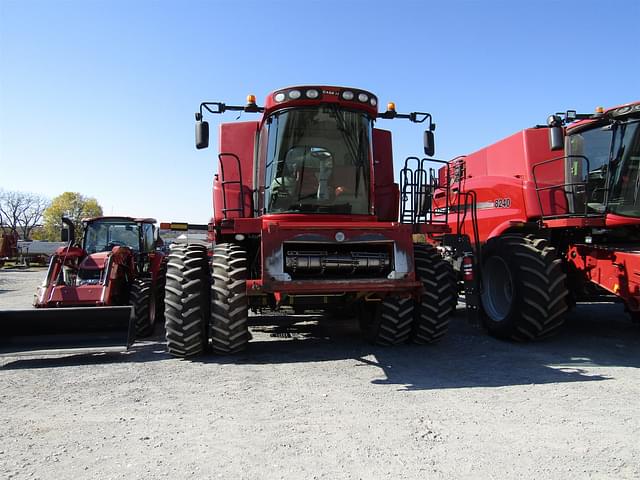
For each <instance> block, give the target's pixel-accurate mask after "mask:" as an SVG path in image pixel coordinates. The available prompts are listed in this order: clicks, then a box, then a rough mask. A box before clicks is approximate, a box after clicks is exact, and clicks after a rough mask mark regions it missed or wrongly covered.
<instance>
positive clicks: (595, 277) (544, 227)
mask: <svg viewBox="0 0 640 480" xmlns="http://www.w3.org/2000/svg"><path fill="white" fill-rule="evenodd" d="M563 148H564V151H563ZM639 171H640V103H630V104H626V105H623V106H620V107H616V108H612V109H610V110H607V111H603V110H602V109H599V110H598V111H597V113H596V114H577V113H576V112H575V111H569V112H566V113H563V114H555V115H551V116H550V117H549V120H548V125H547V126H538V127H535V128H529V129H526V130H523V131H521V132H519V133H516V134H515V135H512V136H510V137H508V138H506V139H504V140H502V141H499V142H497V143H496V144H494V145H491V146H489V147H486V148H483V149H482V150H479V151H478V152H475V153H473V154H471V155H468V156H465V157H459V158H456V159H454V160H452V161H451V162H449V164H448V166H447V167H446V168H442V169H440V176H441V177H442V178H444V177H446V176H448V177H449V183H450V186H451V197H450V198H449V200H448V201H447V200H446V199H445V195H446V193H447V192H446V191H444V190H441V191H436V192H435V196H434V201H435V204H436V206H437V208H441V209H442V208H445V207H446V206H447V205H448V211H452V212H457V213H458V215H457V222H455V221H453V220H452V221H451V222H450V223H451V225H452V227H453V228H454V229H455V230H457V231H462V232H466V233H468V234H469V236H470V237H471V239H472V240H473V243H474V245H473V246H472V247H473V250H475V252H476V254H477V255H476V258H477V259H478V263H479V273H480V275H479V277H480V279H481V283H480V284H481V288H480V302H479V303H480V313H481V318H482V320H483V322H484V324H485V326H486V327H487V329H488V331H489V332H490V333H491V334H493V335H495V336H497V337H501V338H507V339H513V340H522V341H527V340H535V339H539V338H543V337H546V336H548V335H551V334H553V333H554V332H556V331H557V330H558V328H559V327H560V326H561V325H562V323H563V321H564V314H565V312H566V311H567V310H568V309H569V307H570V306H571V305H573V304H575V302H576V301H581V300H595V299H597V298H599V297H600V298H601V297H602V296H603V294H605V295H609V296H610V295H615V296H617V297H618V298H619V299H620V300H621V301H622V302H624V304H625V307H626V310H627V311H628V312H629V313H630V315H631V316H632V318H633V319H635V320H639V319H640V174H639ZM466 211H469V212H470V214H469V215H465V214H463V213H462V212H466ZM444 247H445V249H447V248H448V246H447V245H446V244H445V245H444ZM458 270H460V269H458Z"/></svg>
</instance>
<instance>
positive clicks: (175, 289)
mask: <svg viewBox="0 0 640 480" xmlns="http://www.w3.org/2000/svg"><path fill="white" fill-rule="evenodd" d="M209 283H210V273H209V262H208V256H207V250H206V248H205V247H204V246H201V245H175V246H173V247H172V249H171V253H170V254H169V262H168V264H167V275H166V286H165V313H164V315H165V330H166V338H167V350H168V351H169V353H170V354H171V355H175V356H176V357H191V356H194V355H198V354H200V353H202V352H203V351H204V350H205V347H206V345H207V335H206V326H207V320H208V317H209Z"/></svg>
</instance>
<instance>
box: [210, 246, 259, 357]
mask: <svg viewBox="0 0 640 480" xmlns="http://www.w3.org/2000/svg"><path fill="white" fill-rule="evenodd" d="M212 267H213V272H212V274H213V282H212V284H211V318H210V320H209V336H210V338H211V348H212V350H213V351H214V352H215V353H218V354H221V355H229V354H233V353H237V352H240V351H242V350H244V349H245V348H246V346H247V343H248V342H249V338H250V335H249V326H248V317H249V307H248V303H247V253H246V252H245V250H243V249H242V248H241V247H239V246H237V245H233V244H230V243H221V244H219V245H216V246H215V247H214V249H213V259H212Z"/></svg>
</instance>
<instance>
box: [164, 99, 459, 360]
mask: <svg viewBox="0 0 640 480" xmlns="http://www.w3.org/2000/svg"><path fill="white" fill-rule="evenodd" d="M377 106H378V99H377V98H376V96H375V95H373V94H371V93H369V92H367V91H364V90H359V89H353V88H343V87H328V86H300V87H291V88H284V89H281V90H277V91H275V92H273V93H271V94H270V95H268V97H267V99H266V102H265V105H264V106H263V107H262V106H258V105H257V104H256V102H255V98H254V97H253V96H249V97H248V99H247V104H246V105H242V106H230V105H226V104H224V103H219V102H216V103H202V104H201V105H200V110H199V112H198V113H196V146H197V148H206V147H207V146H208V143H209V125H208V123H207V122H205V121H203V113H205V112H209V113H224V112H226V111H243V112H255V113H260V114H262V115H261V118H260V119H259V120H257V121H249V122H235V123H223V124H222V125H221V126H220V133H219V153H218V173H217V174H216V175H215V176H214V180H213V206H214V210H213V219H212V223H211V224H210V240H211V241H213V243H214V245H213V256H212V258H211V262H210V261H209V257H208V256H207V251H206V247H204V246H200V245H177V246H175V247H174V248H173V249H172V251H171V253H170V255H169V263H168V272H167V286H166V309H165V315H166V331H167V345H168V349H169V351H170V352H171V353H172V354H174V355H177V356H190V355H195V354H198V353H201V352H203V351H204V350H207V349H209V348H210V349H211V350H213V351H214V352H216V353H220V354H226V353H234V352H238V351H240V350H242V349H243V348H244V347H245V346H246V344H247V342H248V341H249V338H250V335H249V330H248V312H249V310H250V309H254V310H262V309H271V310H278V309H281V308H286V309H291V311H295V312H303V311H305V310H318V309H320V310H326V311H330V312H334V313H341V312H346V311H352V312H354V313H355V314H356V315H357V316H358V318H359V321H360V326H361V329H362V331H363V334H364V336H365V337H366V338H367V339H368V340H369V341H371V342H374V343H377V344H383V345H391V344H398V343H402V342H408V341H413V342H415V343H428V342H433V341H436V340H438V339H439V338H441V337H442V335H444V333H445V331H446V328H447V322H448V316H449V314H450V313H451V312H452V310H453V306H452V298H453V295H454V290H453V287H454V286H453V283H452V281H451V278H452V275H451V271H450V267H449V266H448V264H447V263H446V262H444V261H443V260H442V258H441V257H440V255H439V254H438V253H437V252H436V250H435V249H434V248H432V247H429V246H426V245H414V244H413V240H412V227H411V226H410V225H403V224H401V223H399V222H398V204H399V188H398V185H397V184H396V183H394V175H393V157H392V151H391V133H390V132H388V131H385V130H380V129H377V128H374V123H375V121H376V120H377V119H380V118H385V119H393V118H405V119H409V120H411V121H413V122H417V123H422V122H426V125H427V126H428V128H427V130H426V132H425V135H424V138H425V151H426V152H427V153H430V154H433V130H434V128H435V125H434V124H433V123H432V121H431V115H430V114H428V113H418V112H414V113H410V114H399V113H397V112H396V111H395V107H394V106H393V105H392V104H390V105H389V108H388V109H387V111H386V112H383V113H379V112H378V108H377ZM430 228H431V230H430V231H434V232H435V231H444V230H448V227H447V225H446V223H444V222H441V223H439V224H433V225H431V227H430Z"/></svg>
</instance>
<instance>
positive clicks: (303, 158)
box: [260, 105, 372, 215]
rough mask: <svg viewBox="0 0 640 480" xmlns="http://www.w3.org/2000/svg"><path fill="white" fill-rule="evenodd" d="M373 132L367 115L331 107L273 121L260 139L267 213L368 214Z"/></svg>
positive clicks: (280, 115) (287, 113) (290, 113)
mask: <svg viewBox="0 0 640 480" xmlns="http://www.w3.org/2000/svg"><path fill="white" fill-rule="evenodd" d="M371 127H372V125H371V120H370V119H369V117H367V115H365V114H363V113H359V112H352V111H345V110H342V109H339V108H338V107H337V106H330V105H323V106H320V107H314V108H299V109H294V110H286V111H282V112H278V113H275V114H274V115H272V116H271V117H269V119H268V120H267V122H266V123H265V126H264V128H263V130H262V132H261V139H260V140H261V141H260V155H261V159H264V165H265V195H264V200H263V202H264V203H263V204H262V208H264V211H265V212H266V213H333V214H362V215H367V214H368V213H369V189H370V162H369V158H370V143H371V142H370V138H371ZM260 200H262V199H260Z"/></svg>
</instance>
